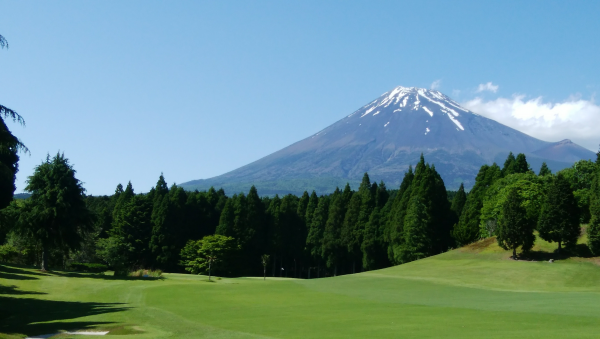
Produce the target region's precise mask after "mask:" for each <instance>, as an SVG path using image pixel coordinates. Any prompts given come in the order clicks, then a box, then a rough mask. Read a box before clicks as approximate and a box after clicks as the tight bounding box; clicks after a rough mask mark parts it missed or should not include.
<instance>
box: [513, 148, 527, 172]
mask: <svg viewBox="0 0 600 339" xmlns="http://www.w3.org/2000/svg"><path fill="white" fill-rule="evenodd" d="M510 172H511V174H512V173H527V172H529V164H527V158H526V157H525V154H523V153H519V154H518V155H517V158H516V159H515V162H514V163H513V165H512V169H511V171H510Z"/></svg>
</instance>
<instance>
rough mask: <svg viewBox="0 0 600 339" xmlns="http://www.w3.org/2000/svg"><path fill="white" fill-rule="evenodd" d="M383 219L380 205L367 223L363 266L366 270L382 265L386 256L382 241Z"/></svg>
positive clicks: (363, 245) (363, 246)
mask: <svg viewBox="0 0 600 339" xmlns="http://www.w3.org/2000/svg"><path fill="white" fill-rule="evenodd" d="M381 219H382V212H381V209H380V208H379V207H375V209H374V210H373V212H372V213H371V216H370V217H369V221H368V222H367V224H366V225H365V231H364V237H363V242H362V244H361V250H362V266H363V268H364V269H365V270H372V269H376V268H378V267H381V265H382V264H383V259H384V258H385V254H386V253H385V248H384V246H385V245H384V244H383V242H382V241H381V234H380V232H381Z"/></svg>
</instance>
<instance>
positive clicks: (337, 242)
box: [313, 189, 358, 275]
mask: <svg viewBox="0 0 600 339" xmlns="http://www.w3.org/2000/svg"><path fill="white" fill-rule="evenodd" d="M353 198H354V196H353ZM351 199H352V198H351ZM354 199H355V200H356V201H358V198H354ZM355 204H357V203H356V202H355ZM344 207H345V201H344V195H343V194H342V193H341V192H340V190H339V189H336V191H335V192H334V193H333V194H332V195H331V204H330V206H329V213H328V216H327V221H326V223H325V229H324V230H323V242H322V254H321V256H322V258H323V260H324V261H325V264H326V265H327V267H329V268H333V271H334V273H333V274H334V275H336V274H337V266H338V265H339V264H340V260H341V258H343V257H344V254H345V253H347V249H348V247H347V244H346V243H345V242H344V240H343V235H342V228H343V227H344V224H345V219H344V218H345V214H346V213H345V208H344ZM348 210H350V208H348ZM313 223H314V220H313ZM346 236H347V237H348V238H346V240H349V241H351V240H352V238H351V237H352V233H351V230H348V231H347V233H346Z"/></svg>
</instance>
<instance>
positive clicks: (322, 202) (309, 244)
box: [306, 191, 330, 263]
mask: <svg viewBox="0 0 600 339" xmlns="http://www.w3.org/2000/svg"><path fill="white" fill-rule="evenodd" d="M313 194H314V191H313ZM315 196H316V195H315ZM311 200H312V197H311ZM329 201H330V198H329V197H321V198H319V199H318V205H317V207H316V208H315V210H314V212H313V214H312V216H311V217H310V225H309V229H308V236H307V237H306V249H307V250H308V253H309V254H310V256H311V258H312V259H313V262H317V263H318V261H319V259H320V258H321V256H322V253H323V233H324V231H325V225H326V224H327V218H328V217H329ZM307 212H308V211H307ZM307 219H308V218H307ZM328 237H329V235H328Z"/></svg>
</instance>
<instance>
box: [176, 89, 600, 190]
mask: <svg viewBox="0 0 600 339" xmlns="http://www.w3.org/2000/svg"><path fill="white" fill-rule="evenodd" d="M565 144H567V145H565ZM567 146H568V147H567ZM511 151H512V152H513V153H515V154H516V153H525V154H526V155H527V159H528V161H529V163H530V165H531V166H532V167H533V168H534V169H537V168H539V166H540V165H541V163H542V162H543V161H546V162H547V163H548V165H549V167H550V168H551V169H552V170H554V171H556V170H559V169H561V168H565V167H568V166H570V165H571V164H572V162H573V161H576V160H579V159H588V158H590V159H591V158H594V157H595V154H594V153H593V152H591V151H589V150H586V149H583V148H582V147H580V146H577V145H575V144H572V143H570V141H569V142H568V143H566V142H565V141H563V142H559V143H556V144H555V143H551V142H546V141H542V140H539V139H536V138H533V137H531V136H528V135H526V134H524V133H521V132H519V131H517V130H514V129H512V128H510V127H507V126H504V125H502V124H500V123H498V122H496V121H494V120H491V119H488V118H485V117H483V116H481V115H478V114H475V113H473V112H471V111H469V110H467V109H465V108H463V107H461V106H460V104H458V103H457V102H455V101H454V100H452V99H451V98H449V97H448V96H446V95H444V94H443V93H441V92H439V91H435V90H428V89H424V88H416V87H402V86H399V87H396V88H394V89H392V90H391V91H389V92H386V93H383V94H382V95H381V96H380V97H378V98H377V99H375V100H373V101H371V102H370V103H368V104H366V105H365V106H363V107H361V108H359V109H358V110H356V111H355V112H353V113H352V114H350V115H348V116H346V117H345V118H343V119H341V120H339V121H338V122H336V123H334V124H333V125H331V126H329V127H327V128H325V129H323V130H321V131H320V132H318V133H316V134H314V135H312V136H310V137H308V138H306V139H304V140H301V141H299V142H297V143H295V144H292V145H290V146H288V147H286V148H284V149H282V150H280V151H277V152H275V153H273V154H271V155H268V156H266V157H264V158H262V159H260V160H258V161H255V162H253V163H251V164H249V165H246V166H244V167H241V168H239V169H237V170H234V171H232V172H229V173H226V174H223V175H221V176H218V177H215V178H211V179H206V180H195V181H190V182H188V183H185V184H183V185H182V186H184V187H186V188H189V189H195V188H198V189H207V188H209V187H210V186H215V187H224V188H225V189H226V190H229V191H230V192H231V191H233V192H240V191H247V190H248V189H249V188H250V186H251V185H253V184H254V185H255V186H256V187H257V189H258V190H259V192H261V194H274V193H296V194H298V193H302V191H303V190H305V189H306V190H312V189H316V190H317V191H318V192H319V191H320V193H328V192H330V191H333V189H334V188H335V186H336V185H343V184H344V183H345V182H346V181H349V182H351V183H357V182H360V179H361V177H362V175H363V174H364V173H365V172H368V173H369V175H370V176H371V178H372V179H374V180H380V179H381V180H384V181H385V182H386V184H388V187H397V185H399V184H400V182H401V181H402V178H403V176H404V172H405V171H406V170H407V169H408V166H409V165H411V164H412V165H414V164H416V163H417V161H418V159H419V157H420V155H421V153H423V154H424V155H425V159H426V160H427V161H428V162H429V163H432V164H434V165H435V166H436V169H437V170H438V172H440V174H441V176H442V178H443V179H444V181H445V183H446V186H447V187H448V188H449V189H456V188H458V186H459V185H460V183H461V182H464V183H465V187H467V188H469V187H471V186H472V185H473V183H474V180H475V176H476V174H477V172H478V170H479V168H480V167H481V165H483V164H491V163H493V162H497V163H500V164H502V163H503V162H504V160H505V159H506V156H507V154H508V152H511ZM317 183H318V184H317Z"/></svg>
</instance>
